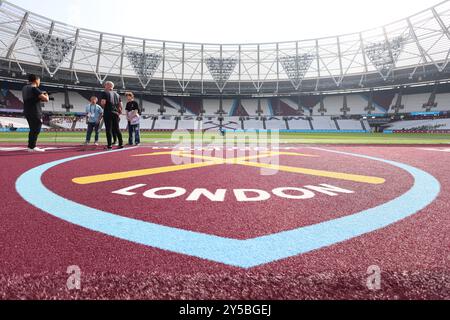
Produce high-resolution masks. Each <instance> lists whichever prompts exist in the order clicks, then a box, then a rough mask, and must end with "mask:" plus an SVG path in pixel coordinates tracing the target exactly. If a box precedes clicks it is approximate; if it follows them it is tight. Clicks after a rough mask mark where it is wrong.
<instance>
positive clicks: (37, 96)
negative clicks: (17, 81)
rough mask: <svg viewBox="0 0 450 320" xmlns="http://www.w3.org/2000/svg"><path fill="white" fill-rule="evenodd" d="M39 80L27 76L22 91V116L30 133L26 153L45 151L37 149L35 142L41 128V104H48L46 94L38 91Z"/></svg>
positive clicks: (32, 76)
mask: <svg viewBox="0 0 450 320" xmlns="http://www.w3.org/2000/svg"><path fill="white" fill-rule="evenodd" d="M40 85H41V79H40V78H39V77H38V76H36V75H34V74H30V75H29V76H28V84H27V85H26V86H25V87H23V89H22V97H23V109H24V110H23V114H24V116H25V118H26V119H27V122H28V126H29V127H30V133H29V134H28V151H29V152H44V151H45V150H43V149H40V148H37V147H36V142H37V139H38V136H39V133H40V132H41V128H42V121H41V118H42V103H43V102H48V101H49V100H50V99H49V96H48V93H46V92H42V91H41V90H40V89H39V86H40Z"/></svg>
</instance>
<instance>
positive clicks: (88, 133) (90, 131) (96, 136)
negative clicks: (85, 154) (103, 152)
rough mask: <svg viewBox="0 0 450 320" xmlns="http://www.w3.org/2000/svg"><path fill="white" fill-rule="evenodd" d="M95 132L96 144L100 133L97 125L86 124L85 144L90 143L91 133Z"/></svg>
mask: <svg viewBox="0 0 450 320" xmlns="http://www.w3.org/2000/svg"><path fill="white" fill-rule="evenodd" d="M93 131H95V142H98V134H99V131H100V124H99V123H88V128H87V133H86V142H91V136H92V132H93Z"/></svg>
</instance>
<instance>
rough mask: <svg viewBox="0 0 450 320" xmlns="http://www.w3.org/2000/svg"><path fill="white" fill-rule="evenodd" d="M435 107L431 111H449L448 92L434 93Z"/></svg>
mask: <svg viewBox="0 0 450 320" xmlns="http://www.w3.org/2000/svg"><path fill="white" fill-rule="evenodd" d="M436 102H437V107H436V108H432V109H431V110H432V111H449V110H450V93H442V94H437V95H436Z"/></svg>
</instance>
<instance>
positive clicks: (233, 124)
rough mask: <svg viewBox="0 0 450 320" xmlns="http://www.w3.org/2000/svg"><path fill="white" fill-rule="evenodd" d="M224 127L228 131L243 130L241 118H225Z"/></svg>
mask: <svg viewBox="0 0 450 320" xmlns="http://www.w3.org/2000/svg"><path fill="white" fill-rule="evenodd" d="M222 125H223V127H224V128H225V129H227V130H241V129H242V122H241V120H240V118H239V117H225V118H224V120H223V121H222Z"/></svg>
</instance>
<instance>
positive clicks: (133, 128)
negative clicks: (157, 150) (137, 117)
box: [128, 122, 141, 145]
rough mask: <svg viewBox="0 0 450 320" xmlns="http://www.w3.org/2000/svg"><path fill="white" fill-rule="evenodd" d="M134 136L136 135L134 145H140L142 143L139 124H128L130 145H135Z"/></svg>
mask: <svg viewBox="0 0 450 320" xmlns="http://www.w3.org/2000/svg"><path fill="white" fill-rule="evenodd" d="M133 135H134V143H135V144H139V143H141V134H140V130H139V123H138V124H131V123H130V122H128V144H129V145H132V144H133Z"/></svg>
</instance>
